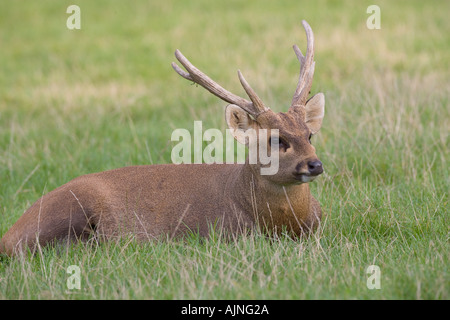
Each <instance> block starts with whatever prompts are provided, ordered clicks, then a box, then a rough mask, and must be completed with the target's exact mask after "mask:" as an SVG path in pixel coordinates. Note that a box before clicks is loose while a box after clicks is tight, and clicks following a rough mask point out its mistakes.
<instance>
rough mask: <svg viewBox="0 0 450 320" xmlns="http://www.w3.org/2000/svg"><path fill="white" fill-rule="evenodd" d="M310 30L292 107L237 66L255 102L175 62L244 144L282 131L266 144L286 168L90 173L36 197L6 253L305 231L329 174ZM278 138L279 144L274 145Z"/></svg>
mask: <svg viewBox="0 0 450 320" xmlns="http://www.w3.org/2000/svg"><path fill="white" fill-rule="evenodd" d="M302 24H303V27H304V28H305V31H306V36H307V50H306V56H303V54H302V53H301V51H300V49H299V48H298V47H297V46H296V45H294V51H295V54H296V55H297V58H298V60H299V61H300V64H301V67H300V77H299V80H298V85H297V89H296V90H295V94H294V97H293V99H292V103H291V106H290V108H289V110H288V111H287V112H286V113H283V112H281V113H274V112H273V111H272V110H271V109H270V108H268V107H266V106H265V105H264V103H263V102H262V100H261V99H260V98H259V97H258V96H257V95H256V93H255V92H254V91H253V89H252V88H251V87H250V86H249V84H248V83H247V81H246V80H245V79H244V77H243V76H242V74H241V72H240V71H238V76H239V80H240V82H241V84H242V86H243V88H244V89H245V91H246V93H247V95H248V96H249V98H250V101H249V100H247V99H244V98H242V97H239V96H237V95H235V94H233V93H231V92H229V91H227V90H225V89H224V88H222V87H221V86H220V85H218V84H217V83H216V82H214V81H213V80H211V79H210V78H209V77H208V76H206V75H205V74H204V73H203V72H201V71H200V70H199V69H197V68H196V67H194V66H193V65H192V64H191V63H190V62H189V61H188V60H187V59H186V58H185V57H184V56H183V54H182V53H181V52H180V51H179V50H176V52H175V56H176V58H177V59H178V61H179V62H180V63H181V64H182V65H183V66H184V67H185V69H186V71H184V70H182V69H181V68H180V67H179V66H178V65H177V64H175V63H172V66H173V68H174V69H175V71H176V72H177V73H178V74H179V75H180V76H182V77H183V78H185V79H187V80H190V81H193V82H195V83H197V84H199V85H200V86H202V87H204V88H205V89H207V90H208V91H209V92H211V93H212V94H214V95H215V96H217V97H219V98H220V99H222V100H225V101H226V102H228V103H230V104H229V105H228V106H227V107H226V111H225V115H226V121H227V124H228V126H229V127H230V129H231V131H232V132H233V136H234V137H235V139H236V140H238V141H239V142H241V143H247V144H248V143H249V141H248V139H246V138H245V132H246V131H247V130H248V129H253V130H256V131H258V130H260V129H268V130H270V129H278V137H271V136H269V137H268V138H267V139H268V141H266V142H267V143H268V145H269V149H270V147H271V145H272V144H274V145H276V144H278V148H279V151H278V152H279V170H278V172H277V173H276V174H273V175H261V174H260V168H261V164H260V163H256V164H251V163H249V162H248V161H246V163H245V164H179V165H176V164H161V165H143V166H132V167H125V168H121V169H115V170H110V171H105V172H100V173H93V174H88V175H84V176H81V177H78V178H75V179H74V180H72V181H70V182H68V183H66V184H64V185H62V186H61V187H59V188H57V189H55V190H53V191H51V192H49V193H48V194H46V195H44V196H43V197H41V198H40V199H39V200H37V201H36V202H35V203H34V204H33V205H32V206H31V207H30V208H29V209H28V210H26V211H25V213H24V214H23V215H22V216H21V217H20V218H19V220H18V221H17V222H16V223H15V224H14V225H13V226H12V227H11V228H10V229H9V231H8V232H6V234H5V235H4V236H3V238H2V239H1V242H0V252H1V253H6V254H7V255H14V254H15V253H17V252H20V251H22V250H23V249H24V248H27V247H28V248H30V249H31V250H32V251H33V250H35V249H36V248H37V246H38V245H41V246H43V245H46V244H49V243H53V242H55V241H61V240H64V241H72V240H86V239H88V238H89V237H90V236H92V235H94V236H95V237H98V238H100V239H105V240H108V239H113V238H116V237H123V236H124V235H132V236H134V237H136V239H139V240H147V239H158V238H161V237H169V238H172V237H179V236H182V235H183V234H186V233H187V232H198V233H199V234H200V235H201V236H208V235H209V234H210V232H211V230H213V229H212V228H220V230H221V231H223V232H224V233H226V234H230V235H239V234H240V233H242V232H246V231H247V230H249V229H251V228H255V227H259V228H262V229H263V232H268V233H269V234H279V233H280V232H282V230H284V231H285V232H287V233H289V234H291V235H293V236H301V235H302V234H305V233H309V232H310V231H311V230H314V229H315V228H316V227H317V225H318V223H319V222H320V219H321V216H322V211H321V208H320V205H319V203H318V201H317V200H316V199H315V198H314V197H313V196H312V195H311V193H310V189H309V186H308V182H311V181H313V180H314V179H315V178H316V177H317V176H318V175H319V174H321V173H322V172H323V168H322V163H321V162H320V161H319V159H318V158H317V156H316V153H315V149H314V147H313V146H312V145H311V141H310V139H311V135H313V134H315V133H316V132H317V131H318V130H319V129H320V127H321V125H322V119H323V116H324V105H325V98H324V95H323V94H322V93H318V94H316V95H314V96H312V97H311V98H309V99H308V95H309V92H310V89H311V84H312V79H313V75H314V65H315V62H314V59H313V57H314V38H313V33H312V30H311V27H310V26H309V25H308V23H307V22H306V21H303V22H302ZM274 138H275V140H276V141H273V140H274Z"/></svg>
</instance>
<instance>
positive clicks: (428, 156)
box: [0, 1, 450, 299]
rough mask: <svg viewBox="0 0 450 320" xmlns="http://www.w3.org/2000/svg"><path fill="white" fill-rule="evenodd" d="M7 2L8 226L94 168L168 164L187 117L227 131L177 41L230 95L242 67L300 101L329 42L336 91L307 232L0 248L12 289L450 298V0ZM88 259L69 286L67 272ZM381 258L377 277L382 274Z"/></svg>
mask: <svg viewBox="0 0 450 320" xmlns="http://www.w3.org/2000/svg"><path fill="white" fill-rule="evenodd" d="M70 4H72V3H70V2H65V1H46V2H45V3H36V2H34V1H22V2H20V4H18V3H14V2H2V3H0V42H1V47H2V50H0V61H2V63H1V64H0V234H4V233H5V232H6V231H7V230H8V228H9V227H10V226H11V225H12V224H13V223H14V222H15V221H16V220H17V219H18V217H19V216H20V215H21V214H22V213H23V211H24V210H25V209H26V208H28V207H29V206H30V205H31V204H32V203H33V202H34V201H35V200H36V199H38V198H39V197H40V196H41V195H42V194H43V193H46V192H48V191H50V190H52V189H54V188H56V187H58V186H59V185H61V184H63V183H65V182H67V181H69V180H71V179H72V178H75V177H77V176H79V175H82V174H86V173H90V172H98V171H103V170H108V169H112V168H117V167H123V166H127V165H136V164H149V163H169V162H170V151H171V147H172V145H171V143H170V135H171V132H172V130H173V129H175V128H187V129H189V130H192V128H193V121H194V120H202V121H203V126H204V128H205V129H206V128H208V127H211V128H212V127H215V128H220V129H225V121H224V119H223V112H222V111H223V108H224V103H223V102H221V101H219V100H218V99H216V98H215V97H212V96H211V95H209V94H208V93H207V92H205V91H204V90H202V89H201V88H198V87H196V86H191V85H189V84H188V83H187V82H186V81H185V80H183V79H181V78H179V77H178V76H177V75H176V74H175V73H174V72H173V70H172V69H171V67H170V62H171V61H173V60H174V57H173V52H174V50H175V49H176V48H179V49H181V50H182V51H183V53H184V54H185V55H186V56H188V57H189V58H190V59H191V61H192V62H193V63H194V64H196V65H197V66H198V67H200V68H201V69H202V70H205V71H206V72H207V73H208V74H209V75H210V76H211V77H212V78H214V79H216V80H217V81H218V82H219V83H221V84H222V85H223V86H225V87H226V88H228V89H229V90H230V91H232V92H236V93H237V94H242V95H244V93H243V91H242V89H241V88H240V85H239V82H238V80H237V76H236V70H237V69H238V68H240V69H241V70H242V71H243V72H244V73H245V75H246V78H247V79H248V81H249V82H250V83H251V84H252V86H253V87H254V88H255V90H256V91H257V92H258V94H259V95H260V96H261V97H262V98H263V99H264V101H265V102H266V103H267V104H268V105H269V106H271V108H272V109H274V110H275V111H286V109H287V106H288V105H289V102H290V99H291V96H292V94H293V91H294V89H295V86H296V82H297V77H298V69H299V66H298V61H297V60H296V59H295V55H294V54H293V52H292V49H291V46H292V45H293V44H294V43H297V44H298V45H299V46H300V48H302V49H303V48H304V47H305V43H306V39H305V36H304V32H303V30H302V28H301V24H300V21H301V19H306V20H307V21H308V22H309V23H310V25H311V26H312V28H313V30H314V34H315V38H316V55H315V60H316V73H315V79H314V84H313V88H312V92H318V91H322V92H324V93H325V95H326V116H325V120H324V124H323V127H322V130H321V131H320V133H319V134H318V135H317V136H316V137H314V138H313V144H314V145H315V147H316V149H317V154H318V156H319V158H320V159H321V161H322V162H323V163H324V167H325V173H324V175H323V176H322V177H321V178H320V179H317V180H316V181H315V182H313V183H312V184H311V187H312V191H313V193H314V195H315V196H316V198H317V199H318V200H319V202H320V203H321V205H322V208H323V211H324V213H325V217H324V220H323V222H322V225H321V227H320V228H319V230H318V232H317V233H316V234H315V235H313V236H312V237H310V238H308V239H302V241H293V240H291V239H289V238H288V237H285V236H281V237H280V238H276V239H269V238H267V237H265V236H264V235H262V234H260V233H259V232H254V233H252V234H250V235H248V236H245V237H242V238H239V239H236V240H235V241H224V240H223V239H221V238H220V237H213V238H212V239H201V238H199V237H197V236H196V235H192V236H190V237H188V238H187V239H185V240H184V241H174V240H164V241H154V242H149V243H145V244H139V243H136V242H135V241H133V239H129V240H123V241H121V242H117V243H116V242H111V243H101V244H98V245H97V244H96V243H92V244H78V245H74V246H70V247H67V248H65V247H64V248H43V249H42V251H39V253H38V254H37V255H36V256H34V257H29V256H26V257H22V258H17V259H12V260H10V259H3V260H1V261H0V298H1V299H23V298H26V299H47V298H48V299H98V298H101V299H113V298H117V299H134V298H137V299H142V298H152V299H185V298H192V299H223V298H225V299H226V298H229V299H304V298H307V299H308V298H331V299H334V298H345V299H355V298H356V299H378V298H381V299H397V298H400V299H448V296H449V295H448V293H449V283H450V281H449V275H448V268H447V263H448V260H449V245H448V241H449V239H448V232H449V229H448V228H449V219H448V217H449V215H448V209H447V207H448V205H449V204H448V190H449V174H448V167H449V165H448V164H449V162H448V158H449V154H448V153H449V141H448V133H449V130H448V128H449V127H450V123H449V119H450V114H449V113H450V110H449V107H448V106H449V93H450V74H449V71H448V70H449V67H450V65H449V62H450V59H449V57H448V51H449V49H450V46H449V44H450V35H449V34H448V32H447V30H449V28H450V25H449V21H448V18H447V12H449V9H450V5H449V2H448V1H436V2H432V3H431V2H423V1H396V2H389V1H380V2H379V4H378V5H379V6H380V8H381V29H380V30H368V29H367V28H366V19H367V17H368V15H367V14H366V8H367V6H368V5H370V4H372V3H369V2H365V1H344V2H339V3H337V2H333V1H314V2H302V3H299V2H298V1H283V2H282V3H281V2H273V1H258V2H256V1H254V2H253V1H246V2H241V1H226V2H210V1H195V2H186V1H164V2H161V1H159V2H156V1H155V2H153V1H151V2H144V1H138V2H134V3H133V5H130V4H125V3H122V2H119V1H113V2H110V1H96V2H92V1H78V2H77V5H79V6H80V8H81V19H82V28H81V30H77V31H70V30H68V29H67V28H66V24H65V23H66V19H67V17H68V14H66V13H65V10H66V8H67V7H68V6H69V5H70ZM70 265H78V266H79V267H80V269H81V289H80V290H69V289H68V288H67V285H66V281H67V279H68V277H69V276H70V275H69V274H67V272H66V270H67V267H68V266H70ZM370 265H377V266H379V267H380V270H381V289H379V290H377V289H375V290H370V289H368V287H367V285H366V283H367V279H368V277H369V275H368V274H367V273H366V269H367V267H368V266H370Z"/></svg>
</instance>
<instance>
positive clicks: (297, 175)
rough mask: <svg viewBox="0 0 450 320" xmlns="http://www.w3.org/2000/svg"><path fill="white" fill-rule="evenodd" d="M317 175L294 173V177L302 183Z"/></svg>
mask: <svg viewBox="0 0 450 320" xmlns="http://www.w3.org/2000/svg"><path fill="white" fill-rule="evenodd" d="M317 176H318V175H312V174H309V173H294V179H295V180H297V181H300V182H302V183H307V182H311V181H313V180H314V179H316V178H317Z"/></svg>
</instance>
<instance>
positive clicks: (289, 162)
mask: <svg viewBox="0 0 450 320" xmlns="http://www.w3.org/2000/svg"><path fill="white" fill-rule="evenodd" d="M302 24H303V27H304V28H305V31H306V37H307V49H306V56H303V54H302V52H301V51H300V49H299V48H298V46H297V45H294V47H293V48H294V52H295V54H296V56H297V58H298V60H299V61H300V76H299V80H298V85H297V89H296V90H295V93H294V97H293V99H292V103H291V106H290V108H289V110H288V111H287V112H280V113H275V112H273V111H272V110H271V109H270V108H268V107H266V106H265V104H264V103H263V101H262V100H261V99H260V98H259V97H258V95H257V94H256V93H255V91H254V90H253V89H252V88H251V87H250V85H249V84H248V83H247V81H246V80H245V78H244V76H243V75H242V73H241V72H240V71H238V76H239V80H240V82H241V85H242V87H243V88H244V90H245V92H246V93H247V95H248V97H249V98H250V101H249V100H247V99H245V98H242V97H239V96H237V95H235V94H233V93H231V92H229V91H228V90H226V89H224V88H223V87H221V86H220V85H219V84H217V83H216V82H215V81H213V80H212V79H210V78H209V77H208V76H207V75H205V74H204V73H203V72H201V71H200V70H199V69H197V68H196V67H195V66H194V65H192V64H191V63H190V62H189V60H188V59H186V57H185V56H184V55H183V54H182V53H181V52H180V51H179V50H176V51H175V56H176V58H177V59H178V61H179V62H180V63H181V64H182V65H183V66H184V67H185V69H186V71H187V72H186V71H184V70H182V69H181V68H180V67H179V66H178V65H177V64H176V63H172V67H173V68H174V69H175V71H176V72H177V73H178V74H179V75H180V76H182V77H183V78H185V79H187V80H190V81H193V82H195V83H197V84H199V85H201V86H202V87H204V88H205V89H207V90H208V91H209V92H211V93H212V94H214V95H215V96H217V97H219V98H220V99H222V100H224V101H226V102H228V103H230V104H229V105H228V106H227V107H226V111H225V116H226V121H227V124H228V126H229V128H230V129H231V132H232V134H233V136H234V137H235V139H236V140H237V141H238V142H240V143H244V144H247V145H248V144H249V143H252V142H251V141H249V139H246V137H248V135H246V132H247V131H248V130H249V129H253V130H254V131H255V132H258V131H259V130H260V129H266V130H267V131H268V132H269V133H270V132H273V131H274V130H273V129H277V130H278V134H276V135H275V134H269V135H268V136H267V138H266V139H267V141H259V138H257V140H256V141H255V143H257V144H261V143H267V144H268V146H269V150H270V151H271V152H272V151H273V152H277V151H278V152H279V170H278V172H277V173H276V174H274V175H270V176H267V179H269V180H270V181H272V182H274V183H277V184H280V185H292V184H301V183H306V182H310V181H312V180H314V179H315V178H316V177H317V176H318V175H319V174H321V173H322V172H323V167H322V163H321V162H320V160H319V159H318V158H317V156H316V153H315V148H314V147H313V146H312V144H311V136H312V135H314V134H316V133H317V132H318V131H319V129H320V127H321V125H322V119H323V116H324V107H325V97H324V95H323V93H318V94H315V95H314V96H312V97H311V98H309V99H308V96H309V92H310V89H311V85H312V80H313V76H314V65H315V62H314V35H313V32H312V30H311V27H310V26H309V24H308V23H307V22H306V21H304V20H303V21H302ZM258 136H259V135H257V137H258ZM254 166H255V167H256V169H257V168H258V167H259V166H261V164H260V163H257V164H256V165H254Z"/></svg>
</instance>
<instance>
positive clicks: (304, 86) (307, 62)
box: [291, 20, 315, 107]
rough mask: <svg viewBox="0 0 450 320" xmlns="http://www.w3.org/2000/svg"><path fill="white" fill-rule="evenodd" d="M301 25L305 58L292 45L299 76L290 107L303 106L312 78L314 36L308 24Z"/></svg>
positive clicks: (303, 22)
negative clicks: (303, 32) (297, 62)
mask: <svg viewBox="0 0 450 320" xmlns="http://www.w3.org/2000/svg"><path fill="white" fill-rule="evenodd" d="M302 25H303V28H305V32H306V41H307V42H306V57H305V56H304V55H303V54H302V52H301V51H300V49H299V48H298V46H297V45H294V51H295V54H296V55H297V58H298V61H300V76H299V79H298V84H297V89H296V90H295V93H294V97H293V98H292V104H291V107H294V106H304V105H305V103H306V100H307V99H308V95H309V91H310V90H311V86H312V80H313V77H314V66H315V62H314V34H313V32H312V30H311V27H310V26H309V24H308V22H306V21H305V20H302Z"/></svg>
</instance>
